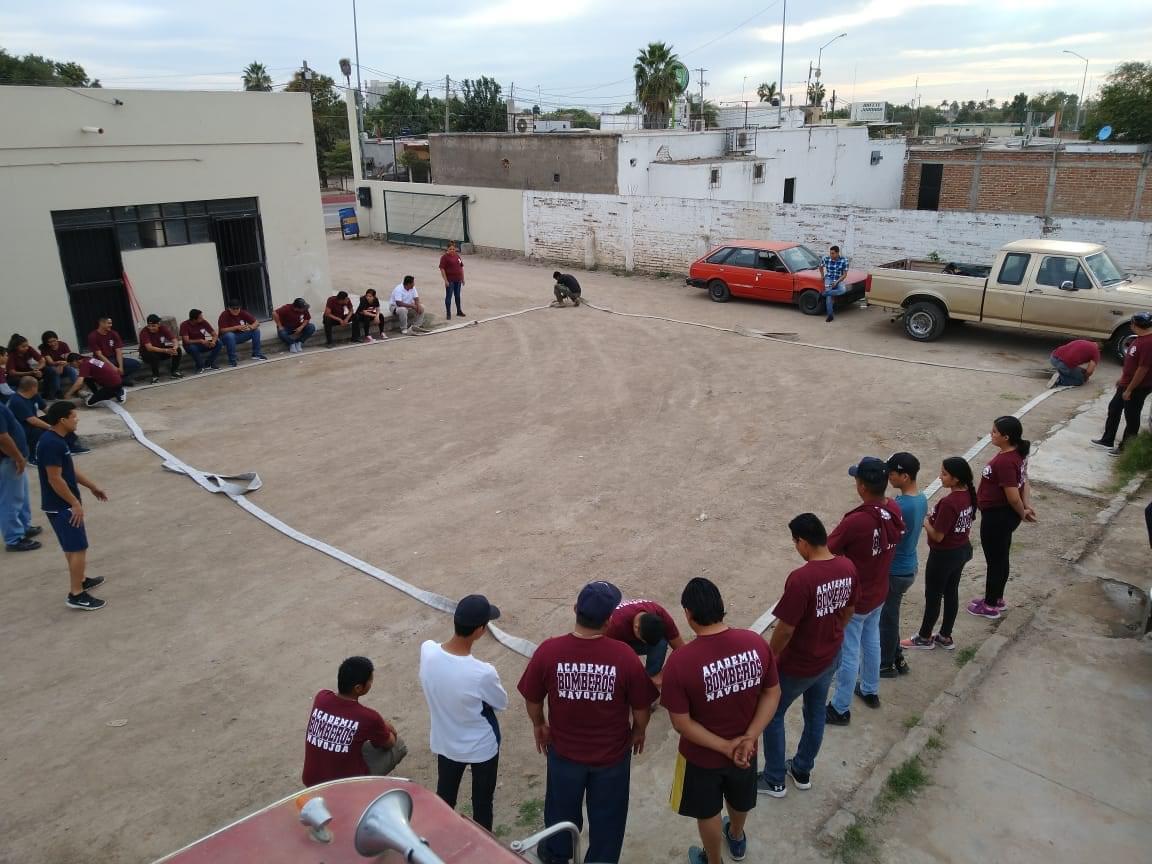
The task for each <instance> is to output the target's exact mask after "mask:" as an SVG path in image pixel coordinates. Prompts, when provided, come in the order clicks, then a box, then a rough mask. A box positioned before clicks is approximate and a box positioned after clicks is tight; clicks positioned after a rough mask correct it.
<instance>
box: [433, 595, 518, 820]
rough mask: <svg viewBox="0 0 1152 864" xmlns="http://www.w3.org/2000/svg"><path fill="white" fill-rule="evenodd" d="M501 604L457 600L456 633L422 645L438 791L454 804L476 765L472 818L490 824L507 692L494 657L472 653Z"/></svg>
mask: <svg viewBox="0 0 1152 864" xmlns="http://www.w3.org/2000/svg"><path fill="white" fill-rule="evenodd" d="M499 617H500V610H499V609H497V608H496V607H495V606H493V605H492V604H491V603H489V602H488V598H487V597H485V596H484V595H482V594H469V595H468V596H467V597H465V598H464V599H463V600H461V601H460V602H459V603H457V604H456V610H455V612H454V613H453V615H452V627H453V635H452V638H450V639H449V640H448V641H447V642H442V643H437V642H435V641H434V640H431V639H429V640H428V641H427V642H425V643H424V644H423V645H421V646H420V686H421V687H422V688H423V689H424V699H425V700H426V701H427V702H428V716H429V718H430V721H431V728H430V731H429V733H428V744H429V747H430V749H431V750H432V752H433V753H435V754H436V794H437V795H439V796H440V798H441V799H443V800H444V801H445V802H446V803H447V804H448V806H449V807H452V808H453V809H455V807H456V797H457V795H458V793H459V791H460V781H461V780H462V779H463V777H464V772H465V771H466V770H467V769H468V768H469V767H471V769H472V818H473V819H475V820H476V822H477V823H478V824H479V825H481V826H483V827H484V828H486V829H488V830H489V831H491V830H492V819H493V816H492V801H493V798H494V797H495V794H496V775H497V773H498V771H499V768H500V723H499V721H498V720H497V719H496V712H497V711H503V710H504V709H506V708H507V707H508V694H507V693H506V692H505V691H504V687H503V686H502V685H501V684H500V675H499V673H497V671H496V667H495V666H493V665H492V664H491V663H485V662H484V661H483V660H479V659H477V658H476V657H473V656H472V647H473V646H474V645H475V644H476V643H477V642H478V641H479V640H480V639H482V638H483V637H484V634H485V633H487V632H488V624H489V623H491V622H492V621H495V620H496V619H497V618H499Z"/></svg>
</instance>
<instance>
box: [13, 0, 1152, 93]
mask: <svg viewBox="0 0 1152 864" xmlns="http://www.w3.org/2000/svg"><path fill="white" fill-rule="evenodd" d="M785 2H786V0H775V2H769V0H711V2H707V3H700V2H698V0H697V2H688V0H564V2H560V3H557V2H552V3H549V2H547V0H467V2H464V0H440V2H438V3H437V4H435V6H434V7H431V6H429V7H421V5H420V4H403V5H401V4H386V3H382V2H372V0H359V2H358V3H357V17H358V21H359V46H360V65H361V78H362V80H363V81H364V82H367V81H369V80H394V79H396V78H400V79H402V80H406V81H408V82H409V83H411V82H414V81H422V82H424V83H425V84H431V83H433V82H435V87H436V88H438V89H439V91H440V92H441V93H442V92H443V87H444V76H445V75H449V76H451V78H452V79H453V80H458V79H460V78H477V77H479V76H481V75H488V76H490V77H492V78H495V79H496V80H497V81H499V82H500V84H501V85H502V87H503V88H504V92H505V95H507V94H508V92H509V89H510V88H514V94H515V97H516V100H517V103H518V105H521V106H524V107H526V108H527V107H531V105H533V104H539V105H540V106H541V107H542V109H543V110H544V111H549V110H552V109H554V108H557V107H561V106H572V105H576V106H583V107H587V108H589V109H590V110H592V111H593V112H594V113H596V112H599V111H602V110H603V111H612V110H617V109H619V108H620V107H621V106H623V105H624V104H625V103H626V102H628V101H629V100H630V99H632V98H633V94H632V87H633V85H632V63H633V62H634V60H635V57H636V54H637V53H638V51H639V50H640V49H641V48H642V47H644V46H645V45H646V44H647V43H649V42H652V41H664V42H666V43H669V44H670V45H672V47H673V50H675V51H676V52H677V53H678V54H679V56H680V57H681V59H682V61H683V62H684V64H685V65H686V66H687V67H689V68H690V69H691V70H692V71H691V83H690V87H691V89H692V92H694V93H695V92H698V88H699V80H700V77H701V76H700V75H699V73H698V72H697V71H696V69H697V68H698V67H704V68H705V69H706V70H707V71H706V72H705V73H704V75H703V76H702V77H703V79H704V81H705V82H706V83H705V90H704V95H705V98H707V99H710V100H712V101H714V102H718V103H721V104H723V103H726V102H731V103H734V102H738V101H739V100H741V99H751V100H753V101H755V100H756V94H755V91H756V87H757V85H758V84H759V83H760V82H762V81H776V80H778V79H779V78H780V56H781V39H780V35H781V19H782V14H783V12H784V3H785ZM352 9H353V0H328V2H315V0H312V2H301V0H276V2H268V0H248V2H236V0H230V2H223V0H198V2H194V3H174V2H170V0H169V2H165V3H160V2H130V0H54V2H52V3H51V4H44V5H39V4H31V3H22V4H20V6H19V8H17V4H16V2H15V0H0V48H4V49H5V50H7V51H8V52H9V53H14V54H25V53H36V54H41V55H45V56H48V57H51V58H53V59H56V60H72V61H76V62H78V63H80V64H81V65H83V66H84V67H85V69H86V70H87V72H88V74H89V75H91V76H93V77H96V78H99V79H100V80H101V82H102V83H103V84H104V86H106V87H116V88H123V89H135V88H149V89H202V90H228V89H240V86H241V85H240V73H241V70H242V69H243V68H244V66H246V65H247V64H248V63H249V62H252V61H259V62H261V63H263V64H264V65H265V66H266V67H267V68H268V70H269V72H270V74H271V76H272V79H273V81H274V82H275V83H276V84H278V85H279V84H283V83H286V82H287V81H289V80H290V79H291V77H292V72H293V70H295V69H297V68H299V67H300V65H301V63H302V62H303V61H305V60H307V61H308V64H309V66H311V67H312V68H314V69H317V70H319V71H321V72H324V73H325V74H328V75H331V76H332V77H333V78H335V79H336V80H337V82H338V83H343V82H342V81H341V78H342V76H341V75H340V71H339V59H340V58H341V57H350V58H352V57H354V50H355V48H354V46H355V42H354V39H353V16H352ZM425 9H427V11H425ZM398 10H403V11H398ZM841 33H846V34H847V35H846V36H844V37H842V38H838V39H837V38H836V37H837V36H839V34H841ZM784 36H785V39H784V75H783V78H784V86H783V91H784V93H785V95H792V96H793V97H794V99H795V101H796V102H797V103H800V102H801V101H802V100H803V93H804V86H805V79H806V78H807V76H808V72H809V65H810V64H815V62H816V60H817V56H818V52H819V51H820V49H821V47H822V46H824V45H826V44H827V43H828V42H829V41H831V40H833V39H836V41H835V42H834V43H833V44H831V45H829V46H828V47H827V48H826V49H825V50H824V52H823V58H822V64H823V81H824V84H825V87H826V89H827V94H828V97H829V98H830V97H831V95H832V92H833V91H836V95H837V100H838V101H841V102H843V101H845V100H847V101H849V102H852V101H872V100H885V101H888V102H891V103H906V102H909V101H911V100H913V99H915V98H917V97H919V98H920V100H921V101H922V103H923V104H926V105H934V104H939V103H940V102H941V101H942V100H945V99H947V100H953V99H955V100H959V101H966V100H969V99H972V100H976V101H980V100H982V99H985V98H993V99H995V100H997V102H999V101H1003V100H1007V99H1011V98H1012V96H1013V95H1014V94H1015V93H1018V92H1021V91H1024V92H1027V93H1029V94H1031V93H1035V92H1039V91H1042V90H1056V89H1063V90H1065V91H1067V92H1070V93H1079V91H1080V86H1081V76H1082V75H1083V74H1084V72H1085V63H1084V62H1083V61H1082V60H1080V59H1078V58H1076V57H1074V56H1072V55H1070V54H1067V53H1064V51H1065V49H1067V50H1070V51H1075V52H1077V53H1078V54H1081V55H1083V56H1084V57H1086V58H1088V64H1087V76H1088V79H1087V94H1088V96H1089V98H1090V97H1091V94H1092V93H1093V92H1095V91H1096V90H1097V89H1098V88H1099V86H1100V85H1101V84H1102V83H1104V79H1105V77H1106V76H1107V74H1108V72H1109V71H1111V70H1112V69H1113V68H1114V67H1115V66H1116V65H1117V64H1118V63H1121V62H1124V61H1126V60H1148V59H1149V57H1148V55H1149V54H1152V51H1149V50H1148V49H1147V47H1146V46H1147V45H1149V44H1150V42H1152V11H1149V6H1148V3H1147V0H1108V2H1107V3H1105V4H1104V6H1096V5H1095V4H1092V3H1085V2H1083V0H809V2H807V3H801V2H798V0H792V3H791V4H789V7H788V9H787V19H786V25H785V28H784ZM355 80H356V76H355V72H353V75H352V82H353V83H355ZM917 80H918V81H919V83H918V85H917Z"/></svg>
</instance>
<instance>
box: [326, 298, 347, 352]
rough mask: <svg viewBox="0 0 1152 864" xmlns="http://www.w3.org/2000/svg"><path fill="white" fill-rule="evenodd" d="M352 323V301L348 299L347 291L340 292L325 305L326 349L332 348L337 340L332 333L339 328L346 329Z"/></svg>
mask: <svg viewBox="0 0 1152 864" xmlns="http://www.w3.org/2000/svg"><path fill="white" fill-rule="evenodd" d="M351 322H352V301H351V300H350V299H348V292H347V291H340V292H337V294H336V295H335V296H333V297H329V298H328V300H327V301H326V302H325V303H324V347H325V348H332V347H333V346H335V344H336V340H335V339H334V338H333V337H332V331H333V330H334V329H335V328H337V327H346V326H348V324H350V323H351Z"/></svg>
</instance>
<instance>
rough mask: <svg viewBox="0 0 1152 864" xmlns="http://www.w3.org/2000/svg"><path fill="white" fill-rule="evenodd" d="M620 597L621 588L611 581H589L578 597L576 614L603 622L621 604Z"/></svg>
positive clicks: (599, 622)
mask: <svg viewBox="0 0 1152 864" xmlns="http://www.w3.org/2000/svg"><path fill="white" fill-rule="evenodd" d="M620 597H621V594H620V589H619V588H617V587H616V586H615V585H613V584H612V583H611V582H604V581H597V582H589V583H588V584H587V585H585V586H584V587H583V588H581V589H580V596H579V597H577V598H576V614H577V615H580V616H582V617H584V618H587V619H588V620H589V621H594V622H596V623H597V624H603V623H604V622H605V621H607V620H608V619H609V618H611V617H612V613H613V612H615V611H616V607H617V606H619V605H620Z"/></svg>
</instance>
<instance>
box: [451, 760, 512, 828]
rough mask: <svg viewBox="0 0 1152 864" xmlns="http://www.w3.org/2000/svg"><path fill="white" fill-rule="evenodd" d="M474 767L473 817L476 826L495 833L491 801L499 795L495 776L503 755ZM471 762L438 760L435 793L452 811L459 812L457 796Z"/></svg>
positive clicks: (476, 764) (475, 763) (477, 763)
mask: <svg viewBox="0 0 1152 864" xmlns="http://www.w3.org/2000/svg"><path fill="white" fill-rule="evenodd" d="M471 764H472V818H473V820H475V822H476V824H477V825H480V826H481V827H482V828H485V829H487V830H488V831H491V830H492V799H493V797H494V796H495V794H496V774H497V772H498V771H499V768H500V754H499V753H497V754H496V755H495V756H493V757H492V758H491V759H489V760H488V761H487V762H473V763H471ZM468 765H469V763H467V762H456V761H454V760H452V759H449V758H448V757H447V756H439V755H438V756H437V757H436V794H437V795H438V796H439V797H440V799H441V800H442V801H444V802H445V803H446V804H447V805H448V806H449V807H451V808H452V809H456V795H457V793H459V791H460V781H461V780H462V779H463V778H464V769H465V768H467V767H468Z"/></svg>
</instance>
